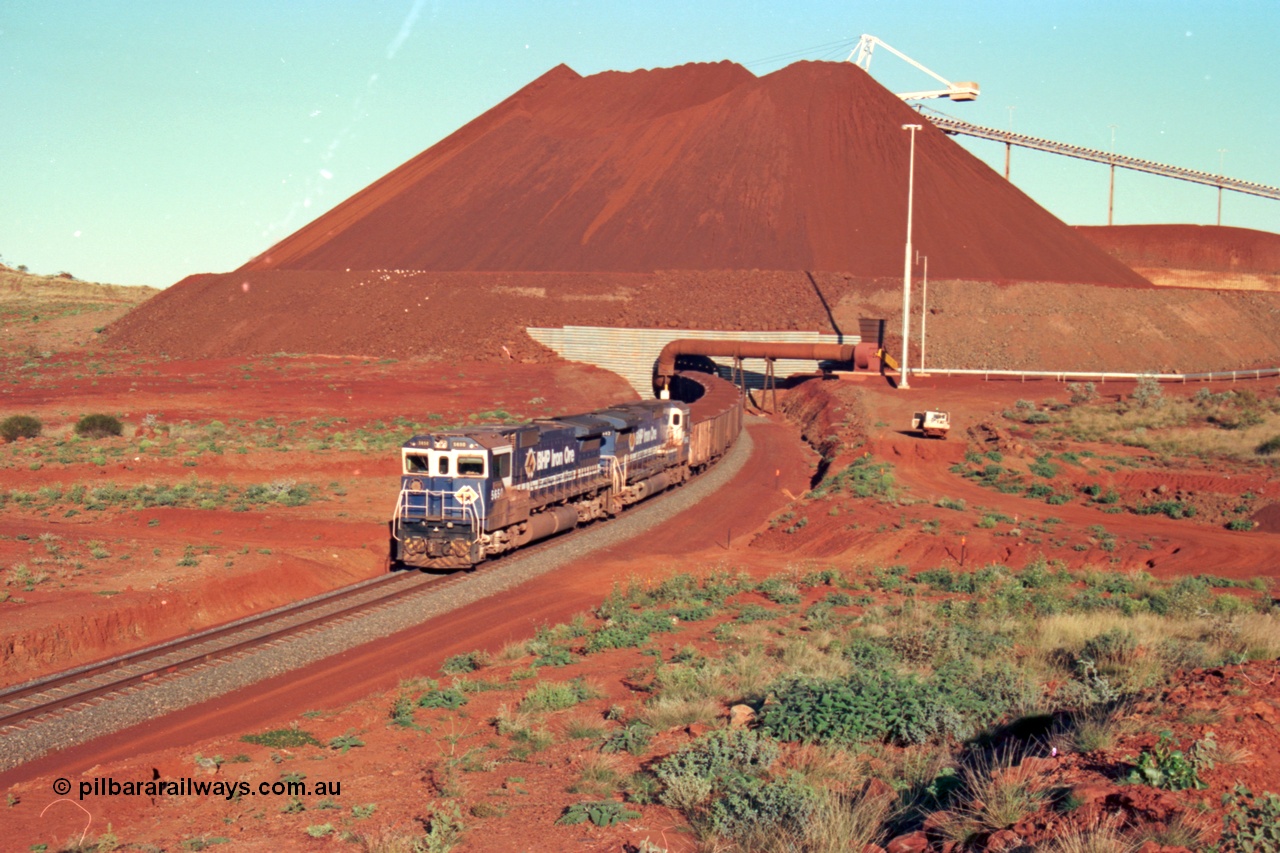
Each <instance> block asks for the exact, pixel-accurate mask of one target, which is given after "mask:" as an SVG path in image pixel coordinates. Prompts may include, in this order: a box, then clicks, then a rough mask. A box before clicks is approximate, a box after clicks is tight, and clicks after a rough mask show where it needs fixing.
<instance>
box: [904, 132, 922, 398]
mask: <svg viewBox="0 0 1280 853" xmlns="http://www.w3.org/2000/svg"><path fill="white" fill-rule="evenodd" d="M923 127H924V125H920V124H904V125H903V126H902V129H903V130H909V131H911V154H910V160H909V163H910V165H909V166H908V169H907V250H906V253H905V254H904V256H903V262H902V363H901V364H900V365H899V367H898V376H899V378H900V379H901V381H900V382H899V383H898V387H899V388H901V389H904V390H905V389H907V388H910V387H911V381H910V379H909V377H908V376H907V374H908V373H910V372H911V371H910V368H909V367H908V366H907V342H908V341H909V340H910V338H911V214H912V204H913V201H914V195H915V185H916V131H917V130H920V129H921V128H923Z"/></svg>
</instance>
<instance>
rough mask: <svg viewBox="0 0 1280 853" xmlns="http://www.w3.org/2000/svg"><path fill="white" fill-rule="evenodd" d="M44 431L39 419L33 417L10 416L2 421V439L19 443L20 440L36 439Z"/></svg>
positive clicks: (0, 424)
mask: <svg viewBox="0 0 1280 853" xmlns="http://www.w3.org/2000/svg"><path fill="white" fill-rule="evenodd" d="M42 429H44V424H42V423H40V419H39V418H35V417H32V416H31V415H10V416H9V417H7V418H5V419H4V420H3V421H0V438H3V439H4V440H5V441H17V440H18V439H19V438H35V437H36V436H38V435H40V431H41V430H42Z"/></svg>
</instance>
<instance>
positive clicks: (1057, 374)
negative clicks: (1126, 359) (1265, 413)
mask: <svg viewBox="0 0 1280 853" xmlns="http://www.w3.org/2000/svg"><path fill="white" fill-rule="evenodd" d="M921 372H922V373H926V374H934V375H937V374H942V375H945V376H981V377H983V378H984V379H991V378H996V379H1005V378H1018V379H1021V380H1022V381H1024V382H1025V381H1026V380H1027V379H1028V378H1032V379H1052V380H1054V381H1057V382H1067V381H1069V380H1076V379H1097V380H1099V381H1101V382H1103V383H1105V382H1106V381H1107V380H1108V379H1113V380H1127V381H1136V380H1139V379H1154V380H1156V381H1157V382H1219V381H1224V380H1230V381H1231V382H1235V381H1237V380H1241V379H1263V378H1266V377H1270V376H1280V367H1253V368H1249V369H1246V370H1218V371H1213V372H1211V373H1111V372H1107V371H1100V370H1094V371H1089V370H981V369H973V368H949V367H927V368H922V369H921Z"/></svg>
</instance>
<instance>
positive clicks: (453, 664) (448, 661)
mask: <svg viewBox="0 0 1280 853" xmlns="http://www.w3.org/2000/svg"><path fill="white" fill-rule="evenodd" d="M489 660H490V658H489V653H488V652H485V651H474V652H467V653H466V654H463V655H454V656H453V657H450V658H445V661H444V663H442V664H440V671H441V672H443V673H445V674H446V675H463V674H465V673H468V672H475V671H476V670H477V669H480V668H481V667H483V666H488V664H489Z"/></svg>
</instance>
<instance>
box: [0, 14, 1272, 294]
mask: <svg viewBox="0 0 1280 853" xmlns="http://www.w3.org/2000/svg"><path fill="white" fill-rule="evenodd" d="M864 32H865V33H872V34H874V35H877V36H879V37H880V38H881V39H883V40H884V41H886V42H888V43H889V44H891V45H893V46H894V47H896V48H898V49H899V50H901V51H903V52H904V53H906V54H908V55H910V56H912V57H913V58H915V59H917V60H918V61H920V62H922V63H923V64H924V65H926V66H928V67H930V68H932V69H934V70H935V71H937V72H938V73H940V74H942V75H943V76H944V77H947V78H949V79H951V80H976V81H978V82H979V83H980V84H981V86H982V96H981V98H980V99H979V100H978V101H976V102H974V103H972V104H950V103H946V102H941V101H934V102H930V103H931V104H933V105H935V106H939V107H941V108H942V109H944V110H945V111H946V112H948V113H949V114H951V115H954V116H956V117H957V118H963V119H966V120H968V121H973V122H976V123H979V124H987V125H991V126H996V127H1007V126H1009V123H1010V121H1011V120H1012V124H1013V128H1014V129H1015V130H1017V131H1020V132H1022V133H1027V134H1031V135H1035V136H1043V137H1048V138H1050V139H1055V140H1060V141H1063V142H1071V143H1075V144H1078V145H1084V146H1089V147H1096V148H1101V149H1107V148H1109V147H1110V145H1111V133H1112V129H1111V125H1115V150H1116V151H1117V152H1118V153H1121V154H1129V155H1132V156H1136V157H1142V158H1144V159H1149V160H1155V161H1160V162H1166V163H1171V164H1174V165H1179V166H1185V167H1188V168H1194V169H1202V170H1206V171H1217V170H1218V164H1219V158H1220V157H1221V158H1222V162H1223V163H1224V169H1223V171H1224V172H1225V173H1226V174H1227V175H1230V176H1233V177H1239V178H1243V179H1246V180H1252V181H1257V182H1259V183H1264V184H1268V185H1272V186H1280V157H1278V156H1277V153H1278V152H1280V144H1278V143H1280V119H1277V117H1276V115H1277V114H1276V111H1275V109H1274V108H1273V106H1272V104H1271V103H1270V98H1271V97H1273V96H1274V95H1275V93H1274V92H1273V91H1271V86H1273V85H1275V84H1276V83H1277V82H1278V81H1280V73H1278V72H1277V71H1276V67H1275V57H1276V45H1277V44H1280V3H1277V2H1276V0H1251V1H1247V2H1245V1H1242V0H1214V2H1205V0H1167V1H1166V2H1139V1H1138V0H1106V2H1104V0H1035V2H1026V0H1016V1H1015V0H999V2H983V0H974V2H968V3H964V2H955V0H945V2H944V0H902V2H887V0H876V2H868V0H853V1H852V2H850V0H842V1H841V2H835V0H830V2H828V0H808V2H806V0H793V2H792V3H789V4H785V7H784V4H783V3H781V2H769V3H763V2H750V1H749V0H734V2H726V1H725V0H701V2H697V3H688V2H684V0H681V2H672V1H671V0H649V2H644V3H637V2H615V0H576V1H575V0H538V1H537V2H533V0H528V2H517V0H491V1H490V2H485V0H471V2H457V0H275V2H271V3H262V2H259V0H207V2H203V3H195V2H188V0H175V2H144V0H4V2H3V3H2V4H0V107H2V108H3V122H4V129H3V132H0V257H2V258H3V259H4V261H5V262H6V263H8V264H9V265H11V266H16V265H18V264H26V265H27V266H29V267H30V268H31V269H32V271H34V272H41V273H55V272H59V271H62V270H66V271H69V272H71V273H73V274H75V275H76V276H77V277H79V278H84V279H90V280H97V281H108V282H117V283H123V284H151V285H156V286H166V285H169V284H172V283H173V282H175V281H177V280H179V279H180V278H182V277H183V276H185V275H187V274H189V273H194V272H222V271H226V270H230V269H234V268H235V267H237V266H239V265H240V264H242V263H244V262H245V261H246V260H248V259H249V258H250V257H252V256H253V255H256V254H258V253H259V252H261V251H262V250H264V249H266V248H267V247H268V246H269V245H271V244H272V243H274V242H275V241H277V240H279V239H280V238H282V237H284V236H285V235H287V234H289V233H291V232H293V231H294V230H296V229H297V228H299V227H300V226H301V225H303V224H304V223H306V222H308V221H309V220H311V219H314V218H315V217H316V216H319V215H320V214H321V213H323V212H324V211H326V210H328V209H329V208H331V207H332V206H333V205H335V204H337V203H338V202H339V201H341V200H342V199H344V198H346V197H347V196H349V195H351V194H352V193H354V192H356V191H358V190H359V189H361V188H362V187H364V186H366V185H367V184H369V183H370V182H372V181H373V180H375V179H377V178H378V177H380V176H382V175H384V174H386V173H387V172H389V171H390V170H392V169H393V168H395V167H396V166H398V165H399V164H400V163H402V162H404V161H405V160H407V159H409V158H410V157H413V156H414V155H415V154H417V153H418V152H420V151H422V150H424V149H426V148H428V147H430V146H431V145H432V144H434V143H435V142H437V141H439V140H440V139H442V138H444V137H445V136H447V135H448V134H449V133H451V132H452V131H454V130H455V129H457V128H458V127H459V126H461V125H462V124H464V123H465V122H467V121H469V120H470V119H472V118H474V117H475V116H477V115H480V114H481V113H483V112H485V111H486V110H487V109H489V108H490V107H491V106H493V105H494V104H496V103H497V102H498V101H500V100H502V99H503V98H505V97H506V96H507V95H509V94H511V93H512V92H514V91H515V90H517V89H519V88H520V87H521V86H523V85H524V84H525V83H527V82H529V81H530V80H532V79H534V78H535V77H537V76H538V75H540V74H542V73H543V72H545V71H546V70H548V69H549V68H551V67H553V66H554V65H557V64H558V63H561V62H563V63H566V64H568V65H569V66H570V67H572V68H574V69H575V70H577V71H578V72H580V73H582V74H591V73H595V72H598V71H603V70H608V69H617V70H624V71H627V70H632V69H636V68H651V67H657V66H668V65H678V64H681V63H685V62H694V61H718V60H721V59H730V60H733V61H736V62H740V63H742V64H744V65H746V66H747V67H748V68H749V69H750V70H751V71H753V72H755V73H756V74H765V73H768V72H770V71H773V70H776V69H777V68H779V67H781V66H783V65H785V64H787V63H789V62H791V61H794V60H796V59H844V58H845V56H846V55H847V54H848V51H849V49H850V47H851V46H852V42H853V41H854V40H856V39H857V37H858V36H859V35H860V34H861V33H864ZM837 44H840V45H843V46H842V47H837V46H836V45H837ZM871 72H872V76H874V77H876V78H877V79H879V80H880V81H881V82H883V83H885V85H887V86H888V87H890V88H892V89H894V90H895V91H902V90H903V89H904V88H906V89H917V88H921V87H928V86H929V85H930V84H931V82H932V81H931V80H930V79H929V78H928V77H925V76H923V75H921V74H920V72H918V71H915V70H914V69H911V68H910V67H909V66H907V65H906V64H904V63H902V62H901V61H900V60H898V59H897V58H895V57H893V56H892V55H890V54H888V53H884V52H878V53H877V54H876V55H875V59H874V61H873V63H872V67H871ZM1010 107H1013V108H1014V109H1013V111H1012V112H1011V111H1010V110H1009V108H1010ZM961 144H963V145H965V147H967V148H968V149H969V150H970V151H973V152H974V153H975V154H977V155H978V156H980V157H982V158H983V159H984V160H986V161H987V162H988V163H991V164H992V165H993V166H994V167H995V168H997V169H999V170H1002V169H1003V163H1004V147H1003V146H1002V145H999V144H997V143H992V142H984V141H981V140H969V141H963V140H962V141H961ZM1219 149H1226V151H1225V154H1221V155H1220V154H1219ZM1013 179H1014V182H1015V183H1016V184H1018V185H1019V186H1020V187H1021V188H1022V189H1023V190H1024V191H1026V192H1028V193H1029V194H1030V195H1031V196H1032V197H1033V198H1035V199H1036V200H1037V201H1039V202H1040V203H1041V204H1042V205H1044V206H1045V207H1047V208H1048V209H1049V210H1050V211H1052V212H1053V213H1055V214H1056V215H1057V216H1059V217H1060V218H1062V219H1063V220H1065V221H1067V222H1068V223H1071V224H1086V225H1087V224H1095V225H1096V224H1105V222H1106V204H1107V169H1106V168H1105V167H1104V166H1101V165H1096V164H1085V163H1080V162H1078V161H1072V160H1068V159H1065V158H1061V157H1054V156H1051V155H1048V154H1040V153H1036V152H1031V151H1027V150H1018V149H1015V150H1014V152H1013ZM1216 205H1217V191H1216V190H1214V189H1212V188H1209V187H1200V186H1195V185H1190V184H1184V183H1181V182H1174V181H1169V180H1166V179H1158V178H1154V177H1148V176H1144V175H1139V174H1137V173H1134V172H1127V171H1118V172H1117V199H1116V222H1117V224H1135V223H1145V222H1190V223H1200V224H1212V223H1213V222H1214V221H1215V217H1216V210H1217V206H1216ZM1223 224H1226V225H1237V226H1242V227H1249V228H1259V229H1264V230H1268V231H1280V201H1269V200H1264V199H1256V198H1252V197H1247V196H1243V195H1239V194H1236V193H1226V194H1225V196H1224V214H1223Z"/></svg>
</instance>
